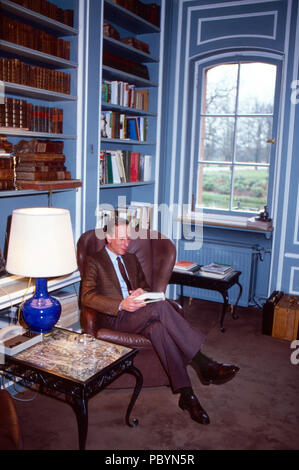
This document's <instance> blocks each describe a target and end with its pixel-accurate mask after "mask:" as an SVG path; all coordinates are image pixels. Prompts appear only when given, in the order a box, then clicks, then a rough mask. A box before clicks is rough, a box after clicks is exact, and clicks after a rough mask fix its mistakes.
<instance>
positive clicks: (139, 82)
mask: <svg viewBox="0 0 299 470" xmlns="http://www.w3.org/2000/svg"><path fill="white" fill-rule="evenodd" d="M102 70H103V77H105V79H106V80H123V81H125V82H130V83H132V84H134V85H136V86H139V87H158V83H156V82H152V81H151V80H146V79H144V78H141V77H137V76H136V75H131V74H129V73H125V72H122V71H121V70H118V69H114V68H112V67H108V66H107V65H103V67H102Z"/></svg>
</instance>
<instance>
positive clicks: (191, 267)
mask: <svg viewBox="0 0 299 470" xmlns="http://www.w3.org/2000/svg"><path fill="white" fill-rule="evenodd" d="M199 268H200V266H199V264H197V263H193V262H192V261H185V260H180V261H177V262H176V263H175V265H174V267H173V270H174V271H177V272H181V273H191V274H192V273H194V272H196V271H198V270H199Z"/></svg>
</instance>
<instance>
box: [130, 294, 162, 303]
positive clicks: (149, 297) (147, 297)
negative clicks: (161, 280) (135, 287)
mask: <svg viewBox="0 0 299 470" xmlns="http://www.w3.org/2000/svg"><path fill="white" fill-rule="evenodd" d="M136 299H137V300H143V301H144V303H146V304H149V303H151V302H160V300H165V294H164V292H144V293H143V294H141V295H138V296H137V297H136Z"/></svg>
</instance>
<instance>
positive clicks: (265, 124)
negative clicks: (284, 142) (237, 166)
mask: <svg viewBox="0 0 299 470" xmlns="http://www.w3.org/2000/svg"><path fill="white" fill-rule="evenodd" d="M271 138H272V117H252V118H245V117H239V118H238V119H237V133H236V161H238V162H247V163H251V162H254V163H269V161H270V151H271V144H268V143H267V140H268V139H271Z"/></svg>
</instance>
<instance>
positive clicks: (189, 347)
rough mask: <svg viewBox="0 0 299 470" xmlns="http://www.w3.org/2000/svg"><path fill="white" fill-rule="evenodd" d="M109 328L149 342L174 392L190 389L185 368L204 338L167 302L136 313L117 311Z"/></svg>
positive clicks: (148, 306) (153, 303) (110, 320)
mask: <svg viewBox="0 0 299 470" xmlns="http://www.w3.org/2000/svg"><path fill="white" fill-rule="evenodd" d="M109 322H110V324H111V328H112V329H114V330H116V331H121V332H126V333H137V334H140V335H143V336H145V337H146V338H148V339H149V340H150V341H151V343H152V345H153V348H154V349H155V351H156V353H157V355H158V357H159V359H160V361H161V363H162V365H163V367H164V369H165V371H166V373H167V374H168V376H169V378H170V381H171V385H172V388H173V391H174V392H177V391H178V390H179V389H180V388H183V387H191V382H190V378H189V376H188V373H187V365H188V364H189V363H190V362H191V360H192V359H193V357H194V356H195V355H196V353H197V352H198V351H199V350H200V349H201V347H202V345H203V343H204V341H205V336H204V335H203V334H202V333H201V332H199V331H197V330H196V329H194V328H193V327H192V326H191V325H190V324H189V323H188V322H187V320H186V319H185V318H183V317H182V316H181V315H180V314H179V313H178V312H177V311H176V310H175V308H174V307H173V306H172V305H171V303H170V302H168V301H167V300H166V301H160V302H152V303H149V304H147V305H146V306H144V307H142V308H140V309H138V310H137V311H136V312H127V311H125V310H120V311H119V312H118V315H117V317H110V318H109Z"/></svg>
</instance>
